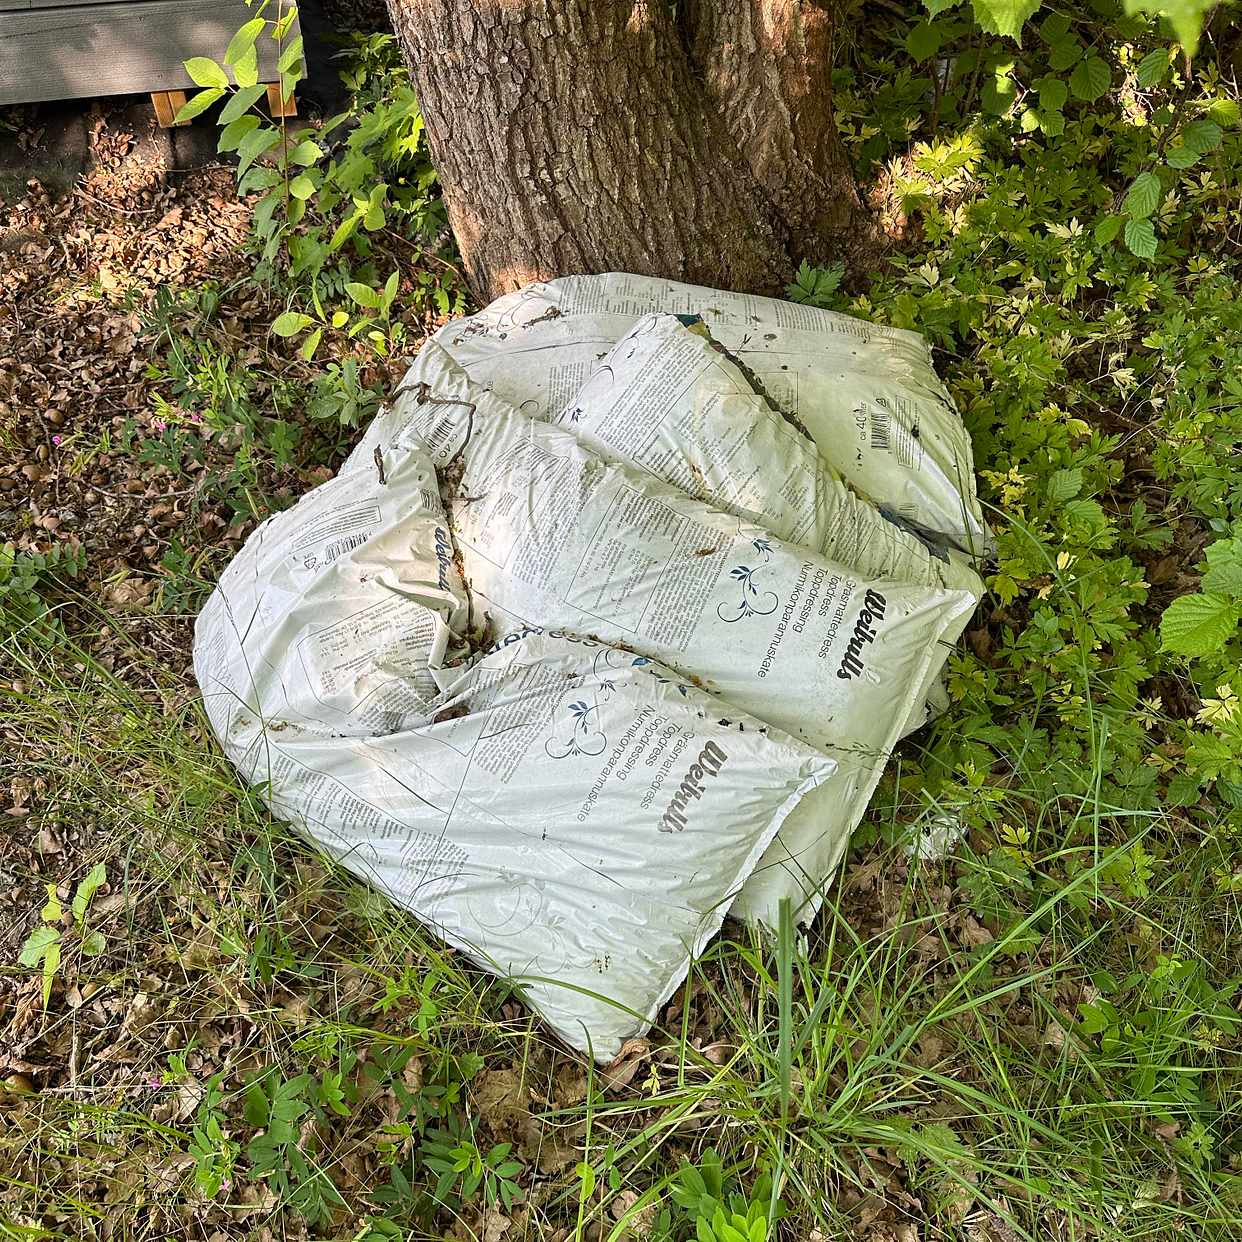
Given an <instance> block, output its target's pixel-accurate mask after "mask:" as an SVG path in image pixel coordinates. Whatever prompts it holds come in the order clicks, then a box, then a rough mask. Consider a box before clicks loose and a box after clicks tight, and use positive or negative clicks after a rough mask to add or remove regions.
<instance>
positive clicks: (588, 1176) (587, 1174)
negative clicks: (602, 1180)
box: [574, 1160, 595, 1199]
mask: <svg viewBox="0 0 1242 1242" xmlns="http://www.w3.org/2000/svg"><path fill="white" fill-rule="evenodd" d="M574 1172H575V1173H577V1174H578V1177H579V1178H580V1179H581V1181H582V1198H583V1199H589V1198H590V1197H591V1196H592V1195H593V1194H594V1193H595V1169H594V1168H593V1167H592V1166H591V1165H589V1164H587V1163H586V1161H585V1160H584V1161H581V1162H580V1163H579V1164H578V1166H577V1167H576V1168H575V1169H574Z"/></svg>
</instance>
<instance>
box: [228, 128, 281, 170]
mask: <svg viewBox="0 0 1242 1242" xmlns="http://www.w3.org/2000/svg"><path fill="white" fill-rule="evenodd" d="M279 141H280V131H279V130H278V129H273V128H272V127H271V126H270V125H267V126H262V127H261V128H259V129H256V130H252V131H251V132H250V133H248V134H247V135H246V136H245V137H244V138H243V139H242V140H241V142H240V143H239V144H238V147H237V155H238V164H237V175H238V177H241V175H242V174H243V173H244V172H245V171H246V169H247V168H249V167H250V165H251V164H253V163H254V161H255V160H257V159H258V158H259V157H260V156H261V155H263V154H264V152H266V151H270V150H271V148H272V147H274V146H275V145H276V144H277V143H278V142H279Z"/></svg>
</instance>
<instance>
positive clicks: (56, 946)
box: [43, 936, 60, 1009]
mask: <svg viewBox="0 0 1242 1242" xmlns="http://www.w3.org/2000/svg"><path fill="white" fill-rule="evenodd" d="M59 966H60V937H59V936H58V937H57V938H56V940H55V941H53V942H52V943H51V944H49V945H48V946H47V948H46V949H44V950H43V1008H44V1009H46V1008H47V1003H48V1001H49V1000H51V998H52V983H53V982H54V981H55V979H56V971H57V968H58V967H59Z"/></svg>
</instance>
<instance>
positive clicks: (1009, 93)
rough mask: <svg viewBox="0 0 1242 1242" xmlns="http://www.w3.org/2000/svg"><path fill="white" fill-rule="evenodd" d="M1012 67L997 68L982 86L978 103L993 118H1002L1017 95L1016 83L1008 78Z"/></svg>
mask: <svg viewBox="0 0 1242 1242" xmlns="http://www.w3.org/2000/svg"><path fill="white" fill-rule="evenodd" d="M1012 68H1013V66H1012V65H1008V66H999V65H998V66H997V68H996V70H995V72H993V73H992V74H991V75H990V76H989V77H988V79H987V81H986V82H984V84H983V90H982V92H981V93H980V96H979V98H980V101H981V102H982V104H983V106H984V108H986V109H987V111H989V112H991V113H992V114H993V115H995V116H1002V115H1004V113H1006V112H1008V111H1009V108H1010V105H1011V104H1012V103H1013V101H1014V99H1015V98H1016V97H1017V94H1018V85H1017V83H1016V82H1015V81H1014V80H1013V78H1011V77H1010V76H1009V71H1010V70H1011V69H1012Z"/></svg>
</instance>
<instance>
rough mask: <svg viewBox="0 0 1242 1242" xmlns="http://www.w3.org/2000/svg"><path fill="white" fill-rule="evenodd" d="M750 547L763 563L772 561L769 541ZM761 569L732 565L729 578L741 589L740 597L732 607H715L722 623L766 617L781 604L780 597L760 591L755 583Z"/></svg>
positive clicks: (773, 592)
mask: <svg viewBox="0 0 1242 1242" xmlns="http://www.w3.org/2000/svg"><path fill="white" fill-rule="evenodd" d="M751 546H752V547H753V548H754V549H755V551H756V552H758V553H759V555H760V556H761V557H762V558H763V559H764V561H765V562H767V561H770V560H771V559H772V541H771V540H770V539H755V540H752V541H751ZM761 568H762V566H760V567H758V568H752V567H751V566H749V565H734V567H733V568H732V569H731V570H729V577H730V578H732V579H733V580H734V581H735V582H736V583H737V584H738V585H739V586H740V587H741V588H742V597H741V599H740V600H739V601H738V603H737V604H736V605H735V606H733V607H730V606H729V605H727V604H718V605H717V606H716V615H717V616H718V617H719V618H720V619H721V620H722V621H724V622H726V623H727V624H729V625H732V624H733V623H734V622H735V621H741V620H742V618H743V617H766V616H767V615H768V614H769V613H772V612H775V611H776V609H777V607H778V606H779V605H780V602H781V601H780V597H779V596H778V595H777V594H776V592H775V591H763V590H760V588H759V586H758V584H757V583H756V580H755V579H756V575H757V574H758V573H759V572H760V569H761Z"/></svg>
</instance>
